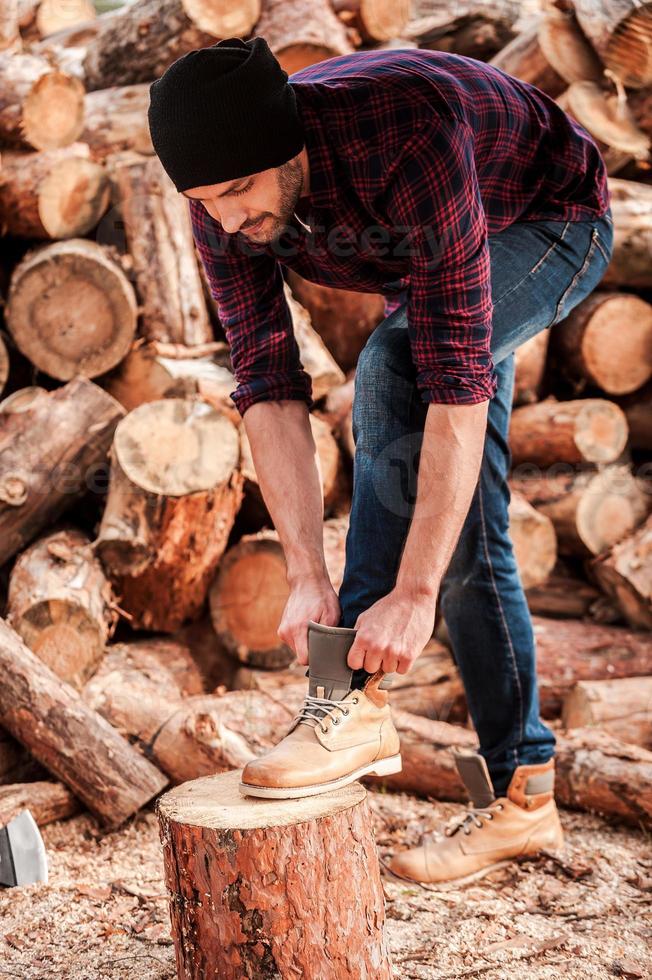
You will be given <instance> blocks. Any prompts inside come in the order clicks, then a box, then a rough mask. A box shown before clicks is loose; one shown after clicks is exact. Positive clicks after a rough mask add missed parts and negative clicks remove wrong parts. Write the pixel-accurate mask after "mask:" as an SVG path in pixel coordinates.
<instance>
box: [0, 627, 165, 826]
mask: <svg viewBox="0 0 652 980" xmlns="http://www.w3.org/2000/svg"><path fill="white" fill-rule="evenodd" d="M0 672H1V673H2V685H1V686H0V722H1V723H2V724H3V725H4V726H5V727H6V728H7V729H8V730H9V731H10V732H11V733H12V734H13V735H14V736H15V737H16V738H17V739H18V740H19V741H20V742H22V743H23V744H24V745H26V746H27V747H28V748H29V749H30V751H31V752H32V754H33V755H34V756H35V757H36V758H37V759H38V760H39V761H40V762H42V763H43V765H44V766H46V767H47V768H48V769H49V770H50V771H51V772H52V773H54V775H55V776H57V777H58V778H59V779H61V780H62V782H64V783H66V785H67V786H69V787H70V789H71V790H72V791H73V793H75V795H76V796H78V797H79V799H80V800H82V802H83V803H85V804H86V806H87V807H88V808H89V809H90V810H92V812H93V813H95V814H96V815H97V816H98V817H99V818H100V819H101V820H102V821H103V822H104V823H105V824H107V825H108V826H109V827H117V826H119V825H120V824H121V823H123V821H124V820H126V819H127V817H129V816H131V814H133V813H136V811H137V810H139V809H140V808H141V807H142V806H144V805H145V804H146V803H147V802H148V801H149V800H151V799H152V797H154V796H156V795H157V793H159V792H160V791H161V790H162V789H163V787H164V786H165V785H166V783H167V780H166V779H165V777H164V776H163V775H162V773H161V772H159V770H158V769H156V768H155V767H154V766H153V765H152V764H151V763H150V762H148V761H147V760H146V759H144V758H143V757H142V756H141V755H140V754H139V753H138V752H137V750H136V749H134V748H132V747H131V746H130V745H129V743H128V742H127V741H125V739H123V738H122V736H121V735H119V734H118V733H117V732H116V731H115V729H113V728H111V726H110V725H109V724H108V723H107V722H106V721H104V719H103V718H101V717H100V716H99V715H98V714H97V713H96V712H94V711H91V709H90V708H88V707H87V706H86V705H85V704H84V702H83V701H82V700H81V698H80V697H79V696H78V695H77V693H76V692H75V691H74V690H73V688H71V687H70V686H69V685H68V684H66V683H65V682H64V681H61V680H60V679H59V678H58V677H57V676H56V674H54V673H53V672H52V671H51V670H50V669H49V667H47V666H46V665H45V664H44V663H42V662H41V661H40V660H39V659H38V657H37V656H36V655H35V654H34V653H32V651H31V650H29V649H28V647H26V646H25V644H24V643H23V642H22V640H21V639H20V637H19V636H18V634H17V633H15V632H14V631H13V630H12V629H11V628H10V627H9V626H8V625H7V624H6V623H5V622H4V621H3V620H0Z"/></svg>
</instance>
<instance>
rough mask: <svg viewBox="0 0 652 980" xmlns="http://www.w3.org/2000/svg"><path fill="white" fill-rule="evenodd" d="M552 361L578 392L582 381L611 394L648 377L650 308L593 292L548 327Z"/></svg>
mask: <svg viewBox="0 0 652 980" xmlns="http://www.w3.org/2000/svg"><path fill="white" fill-rule="evenodd" d="M552 343H553V347H554V350H555V354H556V356H557V361H558V363H559V365H560V367H561V369H562V371H563V372H564V374H566V375H567V376H568V377H569V378H570V379H571V380H572V381H573V382H575V384H576V391H577V393H578V394H579V393H581V391H582V389H583V388H584V387H585V386H586V384H587V383H589V384H593V385H595V386H596V387H598V388H601V389H602V390H603V391H606V392H607V394H610V395H624V394H627V393H628V392H632V391H636V390H637V389H638V388H640V387H641V386H642V385H644V384H645V383H646V382H647V381H648V380H649V379H650V378H651V377H652V306H650V304H649V303H646V302H645V300H644V299H641V298H640V297H639V296H634V295H631V294H629V293H607V292H597V293H592V294H591V295H590V296H588V297H587V298H586V299H585V300H583V301H582V302H581V303H579V304H578V305H577V306H576V307H575V309H573V310H572V311H571V312H570V314H569V315H568V316H567V317H566V318H565V319H564V322H563V324H560V329H559V330H556V329H553V334H552Z"/></svg>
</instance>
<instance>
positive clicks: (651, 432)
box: [618, 382, 652, 450]
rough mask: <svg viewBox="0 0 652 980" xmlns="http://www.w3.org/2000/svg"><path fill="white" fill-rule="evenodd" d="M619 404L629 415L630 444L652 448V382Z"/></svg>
mask: <svg viewBox="0 0 652 980" xmlns="http://www.w3.org/2000/svg"><path fill="white" fill-rule="evenodd" d="M618 404H619V405H620V407H621V408H622V410H623V411H624V413H625V415H626V416H627V425H628V426H629V444H630V446H631V447H632V448H633V449H647V450H651V449H652V382H650V384H648V385H646V386H645V388H642V389H641V390H640V391H636V392H634V393H632V394H631V395H628V396H627V398H623V399H622V401H620V400H619V402H618Z"/></svg>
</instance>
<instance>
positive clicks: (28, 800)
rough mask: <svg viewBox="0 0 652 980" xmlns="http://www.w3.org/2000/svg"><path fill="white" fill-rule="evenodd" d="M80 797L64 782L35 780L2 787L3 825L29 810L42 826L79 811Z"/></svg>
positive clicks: (0, 818)
mask: <svg viewBox="0 0 652 980" xmlns="http://www.w3.org/2000/svg"><path fill="white" fill-rule="evenodd" d="M79 809H80V807H79V800H78V799H77V797H76V796H74V794H73V793H71V792H70V790H69V789H68V787H67V786H64V785H63V784H62V783H48V782H34V783H14V784H13V785H9V786H0V827H6V825H7V824H8V823H9V821H10V820H13V819H14V817H17V816H18V815H19V813H22V811H23V810H29V812H30V813H31V814H32V816H33V817H34V820H35V821H36V823H37V824H38V825H39V827H44V826H45V825H46V824H49V823H54V822H55V820H66V819H67V818H68V817H74V815H75V814H76V813H78V812H79Z"/></svg>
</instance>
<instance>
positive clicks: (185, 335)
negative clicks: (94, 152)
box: [107, 153, 213, 346]
mask: <svg viewBox="0 0 652 980" xmlns="http://www.w3.org/2000/svg"><path fill="white" fill-rule="evenodd" d="M107 166H108V167H109V169H110V171H111V176H112V181H113V184H114V185H115V189H116V197H117V204H118V206H119V209H120V216H121V218H122V221H123V223H124V230H125V237H126V243H127V246H128V249H129V254H130V256H131V258H132V260H133V278H134V282H135V285H136V290H137V292H138V294H139V297H140V300H141V311H140V312H141V327H140V331H141V333H142V335H143V336H144V337H146V338H147V339H148V340H160V341H163V342H166V343H175V344H187V345H188V346H191V345H192V344H202V343H206V342H207V341H209V340H212V339H213V331H212V329H211V326H210V322H209V319H208V311H207V309H206V304H205V302H204V295H203V291H202V285H201V278H200V276H199V269H198V268H197V262H196V259H195V250H194V244H193V237H192V229H191V226H190V216H189V211H188V208H187V206H186V202H185V200H184V198H183V197H182V196H181V195H179V194H178V193H177V191H176V189H175V187H174V184H173V183H172V181H171V180H170V178H169V177H168V175H167V174H166V172H165V170H164V169H163V166H162V164H161V162H160V160H159V159H158V157H145V156H140V155H138V154H134V153H127V154H118V155H116V156H114V157H111V158H109V160H108V161H107Z"/></svg>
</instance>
